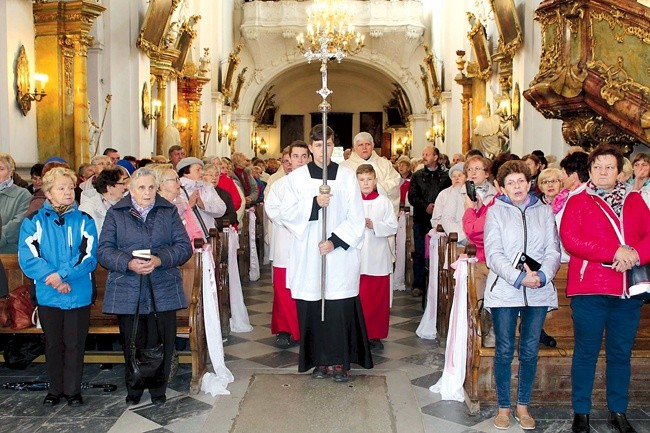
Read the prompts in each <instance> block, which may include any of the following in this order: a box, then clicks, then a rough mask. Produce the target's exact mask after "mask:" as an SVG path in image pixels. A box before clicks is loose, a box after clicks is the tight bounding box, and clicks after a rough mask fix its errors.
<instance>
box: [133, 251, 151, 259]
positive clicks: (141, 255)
mask: <svg viewBox="0 0 650 433" xmlns="http://www.w3.org/2000/svg"><path fill="white" fill-rule="evenodd" d="M131 255H132V256H133V257H136V258H138V259H142V260H151V250H133V252H132V253H131Z"/></svg>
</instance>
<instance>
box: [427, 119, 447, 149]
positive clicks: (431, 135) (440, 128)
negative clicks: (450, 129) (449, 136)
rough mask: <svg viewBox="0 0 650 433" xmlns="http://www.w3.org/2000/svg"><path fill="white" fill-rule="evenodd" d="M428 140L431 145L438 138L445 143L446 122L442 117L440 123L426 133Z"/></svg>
mask: <svg viewBox="0 0 650 433" xmlns="http://www.w3.org/2000/svg"><path fill="white" fill-rule="evenodd" d="M426 138H427V141H428V142H430V143H433V142H435V141H436V138H440V139H441V140H442V141H445V120H444V119H443V118H442V117H441V118H440V120H438V123H434V124H433V125H431V128H429V130H428V131H427V133H426Z"/></svg>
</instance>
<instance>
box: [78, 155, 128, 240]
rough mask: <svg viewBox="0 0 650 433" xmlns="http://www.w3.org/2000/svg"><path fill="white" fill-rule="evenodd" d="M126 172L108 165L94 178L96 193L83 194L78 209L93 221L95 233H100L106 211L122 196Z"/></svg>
mask: <svg viewBox="0 0 650 433" xmlns="http://www.w3.org/2000/svg"><path fill="white" fill-rule="evenodd" d="M128 180H129V176H128V174H126V172H125V171H124V170H123V169H121V168H119V167H109V168H106V169H104V170H102V172H101V173H99V174H98V175H97V179H96V180H95V188H96V190H97V192H98V194H95V195H91V196H83V202H82V203H81V205H80V206H79V210H81V211H83V212H86V213H87V214H88V215H90V216H91V217H92V218H93V220H94V221H95V225H96V226H97V233H99V234H101V232H102V226H103V225H104V218H106V212H107V211H108V209H110V207H111V206H113V205H114V204H115V203H117V202H118V201H120V200H121V199H122V197H124V193H125V192H126V183H127V181H128Z"/></svg>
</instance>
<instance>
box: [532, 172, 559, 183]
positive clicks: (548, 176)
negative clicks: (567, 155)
mask: <svg viewBox="0 0 650 433" xmlns="http://www.w3.org/2000/svg"><path fill="white" fill-rule="evenodd" d="M552 178H555V179H557V180H560V181H561V180H562V170H560V169H559V168H545V169H544V170H542V171H541V173H539V176H538V177H537V183H539V184H540V185H541V183H542V182H543V181H545V180H546V179H552Z"/></svg>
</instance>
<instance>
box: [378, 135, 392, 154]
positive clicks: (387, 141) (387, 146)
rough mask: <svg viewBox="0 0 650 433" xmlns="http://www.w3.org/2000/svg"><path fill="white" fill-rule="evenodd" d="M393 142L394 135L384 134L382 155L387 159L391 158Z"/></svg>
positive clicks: (382, 137)
mask: <svg viewBox="0 0 650 433" xmlns="http://www.w3.org/2000/svg"><path fill="white" fill-rule="evenodd" d="M392 142H393V134H391V133H390V132H384V133H383V134H382V136H381V155H380V156H384V157H386V158H387V159H390V157H391V144H392Z"/></svg>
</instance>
